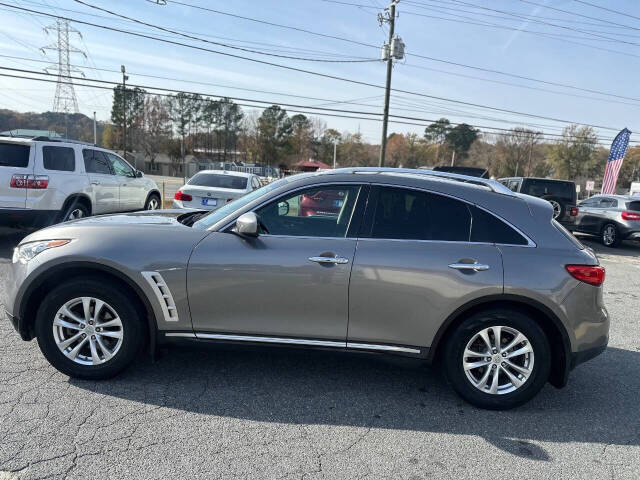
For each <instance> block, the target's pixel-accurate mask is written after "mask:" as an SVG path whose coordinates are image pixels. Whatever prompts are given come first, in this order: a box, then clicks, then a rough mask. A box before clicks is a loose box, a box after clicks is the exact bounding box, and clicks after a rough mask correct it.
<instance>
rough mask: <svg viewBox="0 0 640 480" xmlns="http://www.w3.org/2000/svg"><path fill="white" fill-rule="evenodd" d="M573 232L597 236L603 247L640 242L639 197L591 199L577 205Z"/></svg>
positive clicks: (608, 196)
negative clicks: (626, 241) (627, 242)
mask: <svg viewBox="0 0 640 480" xmlns="http://www.w3.org/2000/svg"><path fill="white" fill-rule="evenodd" d="M579 207H580V212H579V213H578V217H577V219H576V223H575V225H573V226H572V227H571V229H572V230H573V231H576V232H582V233H589V234H591V235H598V236H599V237H600V240H601V241H602V244H603V245H605V246H606V247H617V246H619V245H620V243H621V242H622V241H623V240H640V197H637V196H636V197H629V196H623V195H594V196H593V197H590V198H588V199H586V200H583V201H582V202H580V204H579Z"/></svg>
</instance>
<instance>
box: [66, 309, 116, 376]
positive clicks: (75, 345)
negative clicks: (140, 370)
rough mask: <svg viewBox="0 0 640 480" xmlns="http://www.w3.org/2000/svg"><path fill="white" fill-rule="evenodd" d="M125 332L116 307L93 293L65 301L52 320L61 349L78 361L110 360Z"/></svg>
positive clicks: (90, 363)
mask: <svg viewBox="0 0 640 480" xmlns="http://www.w3.org/2000/svg"><path fill="white" fill-rule="evenodd" d="M123 336H124V332H123V329H122V321H121V320H120V317H118V314H117V313H116V311H115V310H114V309H113V308H112V307H111V306H110V305H109V304H108V303H106V302H104V301H102V300H100V299H98V298H93V297H79V298H74V299H73V300H69V301H68V302H67V303H65V304H64V305H63V306H62V307H60V309H59V310H58V312H57V313H56V316H55V318H54V320H53V338H54V340H55V342H56V345H58V348H59V349H60V351H61V352H62V353H63V354H64V355H65V356H66V357H67V358H68V359H70V360H71V361H73V362H75V363H78V364H80V365H99V364H101V363H105V362H108V361H109V360H111V359H112V358H113V357H114V356H115V355H116V354H117V353H118V350H120V347H121V346H122V338H123Z"/></svg>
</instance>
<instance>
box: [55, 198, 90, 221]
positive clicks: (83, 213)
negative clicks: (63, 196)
mask: <svg viewBox="0 0 640 480" xmlns="http://www.w3.org/2000/svg"><path fill="white" fill-rule="evenodd" d="M89 215H90V213H89V209H88V208H87V206H86V205H85V204H84V202H82V201H79V200H72V201H71V202H69V204H68V205H66V206H65V208H64V210H63V211H62V215H60V221H61V222H67V221H69V220H77V219H79V218H85V217H88V216H89Z"/></svg>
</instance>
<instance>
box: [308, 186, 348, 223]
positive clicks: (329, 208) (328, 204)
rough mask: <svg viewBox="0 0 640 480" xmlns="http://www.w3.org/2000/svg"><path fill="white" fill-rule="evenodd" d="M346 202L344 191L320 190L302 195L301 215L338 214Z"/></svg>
mask: <svg viewBox="0 0 640 480" xmlns="http://www.w3.org/2000/svg"><path fill="white" fill-rule="evenodd" d="M343 203H344V192H342V191H335V190H320V191H318V192H315V193H313V194H312V195H302V197H301V198H300V212H299V215H300V216H305V217H308V216H310V215H324V216H329V217H331V216H333V217H335V216H337V215H338V214H339V213H340V210H341V208H342V205H343Z"/></svg>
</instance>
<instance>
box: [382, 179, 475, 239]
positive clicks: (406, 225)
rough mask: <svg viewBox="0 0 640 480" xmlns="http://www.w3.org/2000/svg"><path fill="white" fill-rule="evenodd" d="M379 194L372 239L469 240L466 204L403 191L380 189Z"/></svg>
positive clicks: (436, 196)
mask: <svg viewBox="0 0 640 480" xmlns="http://www.w3.org/2000/svg"><path fill="white" fill-rule="evenodd" d="M378 192H379V193H378V200H377V202H376V205H375V212H374V214H373V220H372V225H371V237H373V238H389V239H404V240H440V241H460V242H467V241H469V230H470V227H471V215H470V213H469V209H468V208H467V206H466V205H465V204H464V203H463V202H460V201H458V200H454V199H451V198H448V197H444V196H441V195H436V194H432V193H426V192H419V191H415V190H406V189H402V188H390V187H381V188H380V189H379V191H378Z"/></svg>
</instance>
